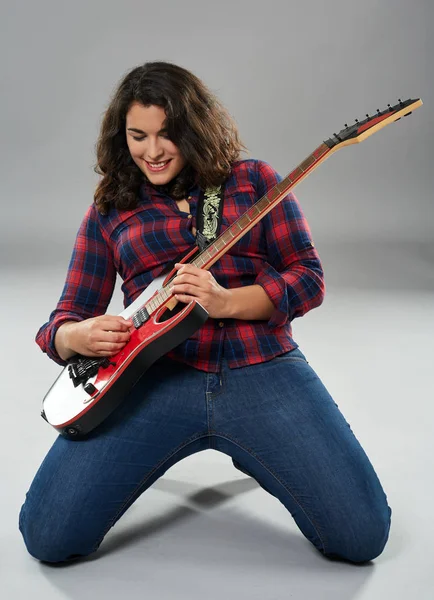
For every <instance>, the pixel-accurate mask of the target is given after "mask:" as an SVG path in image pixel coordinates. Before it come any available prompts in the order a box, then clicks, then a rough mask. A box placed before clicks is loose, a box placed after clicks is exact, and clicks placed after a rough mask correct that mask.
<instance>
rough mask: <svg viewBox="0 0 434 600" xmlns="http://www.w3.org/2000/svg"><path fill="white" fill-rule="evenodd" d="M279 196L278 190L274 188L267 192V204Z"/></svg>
mask: <svg viewBox="0 0 434 600" xmlns="http://www.w3.org/2000/svg"><path fill="white" fill-rule="evenodd" d="M278 195H279V192H278V190H277V189H276V187H274V188H273V189H272V190H271V191H269V192H268V194H267V196H268V200H269V202H270V203H271V202H274V200H275V199H276V198H277V196H278Z"/></svg>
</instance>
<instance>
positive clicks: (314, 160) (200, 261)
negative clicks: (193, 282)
mask: <svg viewBox="0 0 434 600" xmlns="http://www.w3.org/2000/svg"><path fill="white" fill-rule="evenodd" d="M333 151H334V148H330V147H329V146H328V145H327V142H324V143H322V144H321V145H320V146H318V148H317V149H316V150H314V152H312V154H310V155H309V156H308V157H307V158H306V159H305V160H304V161H303V162H301V163H300V164H299V165H298V167H296V168H295V169H294V170H293V171H291V173H289V175H287V176H286V177H285V178H284V179H283V180H282V181H281V182H280V183H278V184H277V185H275V186H274V187H273V188H272V189H271V190H270V191H269V192H268V194H265V196H263V197H262V198H261V199H260V200H258V201H257V202H255V204H254V205H253V206H252V207H251V208H250V209H249V210H248V211H246V212H245V213H244V214H243V215H242V216H241V217H239V218H238V219H237V220H236V221H235V222H234V223H233V224H232V225H231V226H230V227H228V229H226V230H225V231H224V233H222V234H221V235H220V236H219V237H218V238H217V239H216V240H215V241H214V242H213V243H212V244H210V245H209V246H208V247H207V248H206V249H205V250H204V251H203V252H201V253H200V254H199V255H198V256H197V257H196V258H195V259H194V260H193V261H192V263H191V264H193V265H194V266H195V267H199V268H200V269H205V270H207V269H209V268H210V267H211V266H212V265H213V264H214V263H215V262H217V261H218V260H219V258H221V257H222V256H223V254H225V253H226V252H227V251H228V250H229V248H231V247H232V246H233V245H234V244H236V243H237V242H238V241H239V240H240V239H241V238H242V237H243V235H245V234H246V233H247V232H248V231H249V230H250V229H251V228H252V227H254V226H255V225H256V224H257V223H259V221H260V220H261V219H262V218H263V217H265V215H266V214H267V213H268V212H270V210H272V209H273V208H274V207H275V206H276V205H277V204H279V202H281V201H282V200H283V198H285V196H287V195H288V193H289V192H290V191H291V190H292V189H293V188H294V187H295V186H296V185H297V184H298V183H299V182H300V181H302V180H303V179H304V178H305V177H307V176H308V175H309V174H310V173H311V172H312V171H313V170H314V169H316V168H317V167H318V166H319V165H320V164H321V163H322V162H323V161H324V160H325V159H326V158H328V156H330V154H331V153H332V152H333Z"/></svg>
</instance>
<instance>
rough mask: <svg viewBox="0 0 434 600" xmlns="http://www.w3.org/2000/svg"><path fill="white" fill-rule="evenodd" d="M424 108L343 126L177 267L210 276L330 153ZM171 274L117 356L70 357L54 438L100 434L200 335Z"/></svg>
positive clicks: (51, 400)
mask: <svg viewBox="0 0 434 600" xmlns="http://www.w3.org/2000/svg"><path fill="white" fill-rule="evenodd" d="M421 105H422V101H421V100H420V99H419V98H417V99H409V100H406V101H405V102H402V101H401V100H399V103H398V104H396V105H395V106H390V104H389V105H388V108H387V109H385V110H383V111H380V110H378V109H377V113H376V114H374V115H372V116H369V115H366V119H364V120H362V121H358V120H357V119H356V121H355V124H353V125H350V126H348V125H347V124H345V128H344V129H342V130H341V131H340V132H339V133H334V134H333V136H332V137H331V138H329V139H328V140H326V141H325V142H323V143H322V144H321V145H320V146H318V148H316V150H314V151H313V152H312V154H310V155H309V156H308V157H307V158H306V159H305V160H304V161H303V162H302V163H300V164H299V165H298V167H296V168H295V169H294V170H293V171H291V173H289V175H288V176H287V177H285V179H283V180H282V181H281V182H280V183H279V184H278V185H276V186H274V187H273V188H272V189H271V190H270V191H269V192H268V194H266V195H265V196H263V197H262V198H261V199H260V200H258V201H257V202H256V203H255V204H254V205H253V206H252V207H251V208H250V209H249V210H248V211H246V212H245V213H244V214H243V215H242V216H241V217H240V218H239V219H237V220H236V221H235V222H234V223H233V224H232V225H231V226H230V227H229V228H227V229H226V230H225V231H224V232H223V233H222V234H221V235H219V236H218V237H217V239H216V240H215V241H214V242H212V243H211V244H210V245H209V246H208V247H206V248H205V249H204V250H202V251H200V250H199V248H198V247H195V248H193V249H192V250H191V252H189V253H188V254H187V255H186V256H185V257H184V258H182V259H181V260H179V261H178V262H182V263H191V264H193V265H194V266H196V267H199V268H200V269H209V268H210V267H211V266H212V265H213V264H214V263H215V262H216V261H217V260H219V258H220V257H221V256H223V254H225V253H226V252H227V251H228V250H229V249H230V248H231V247H232V246H233V245H234V244H235V243H236V242H238V240H239V239H240V238H241V237H242V236H243V235H244V234H245V233H247V231H249V230H250V229H251V228H252V227H254V226H255V225H256V224H257V223H259V221H260V220H261V219H262V218H263V217H264V216H265V215H266V214H267V213H268V212H269V211H270V210H272V209H273V208H274V207H275V206H276V205H277V204H278V203H279V202H280V201H281V200H283V198H284V197H285V196H286V195H287V194H288V193H289V192H290V190H292V189H293V188H294V187H295V185H297V184H298V183H300V181H302V180H303V179H305V177H307V176H308V175H310V173H312V171H313V170H314V169H316V168H317V167H318V166H319V165H320V164H321V163H322V162H324V160H325V159H326V158H328V157H329V156H331V155H332V154H333V153H334V152H336V151H337V150H339V149H340V148H343V147H344V146H348V145H350V144H356V143H359V142H362V141H363V140H365V139H366V138H367V137H369V136H370V135H372V134H373V133H375V132H376V131H379V130H380V129H382V128H383V127H385V126H386V125H389V123H392V122H393V121H397V120H399V119H400V118H401V117H402V116H407V115H409V114H410V113H411V112H412V111H413V110H415V109H416V108H418V107H419V106H421ZM175 276H176V271H175V270H174V269H173V270H172V271H170V272H169V273H167V275H162V276H161V277H159V278H157V279H155V280H154V281H153V282H152V283H151V284H150V285H149V286H148V287H147V288H146V290H145V291H144V292H142V294H140V296H138V298H136V300H135V301H134V302H133V303H132V304H130V305H129V306H128V307H127V308H126V309H125V310H124V311H122V312H121V313H120V315H121V316H122V317H124V318H125V319H127V318H129V319H132V321H133V325H134V329H133V331H132V333H131V337H130V340H129V342H128V343H127V344H126V345H125V346H124V348H123V349H122V350H121V351H120V352H119V353H117V354H116V355H114V356H111V357H109V358H93V357H86V356H81V355H75V356H74V357H72V358H71V359H70V360H69V364H68V365H67V366H66V367H65V368H64V369H63V370H62V372H61V373H60V375H59V377H58V378H57V379H56V381H55V382H54V384H53V385H52V386H51V388H50V389H49V391H48V393H47V394H46V396H45V397H44V399H43V410H42V413H41V415H42V417H43V418H44V419H45V420H46V421H47V422H48V423H49V424H50V425H52V426H53V427H54V428H55V429H56V430H57V431H58V432H59V433H61V434H62V435H64V436H65V437H67V438H70V439H80V438H82V437H84V436H86V434H88V433H89V432H90V431H92V430H93V429H94V428H95V427H97V426H98V425H99V424H100V423H101V422H102V421H103V420H104V419H105V418H106V417H107V416H108V415H109V414H110V413H111V412H112V411H113V410H114V409H115V408H116V407H117V406H118V405H119V404H120V403H121V402H122V401H123V399H124V398H125V396H126V395H127V393H128V392H129V391H130V389H131V388H132V387H133V385H134V384H135V383H136V382H137V381H138V380H139V379H140V377H141V376H142V375H143V374H144V373H145V371H146V370H147V369H148V368H149V367H150V366H151V365H152V364H153V363H154V362H155V361H156V360H157V359H158V358H160V357H161V356H163V355H164V354H166V353H167V352H169V351H170V350H172V349H173V348H175V347H176V346H177V345H178V344H180V343H181V342H183V341H184V340H186V339H187V338H189V337H190V336H191V335H192V334H193V333H194V332H195V331H197V330H198V329H199V328H200V327H201V326H202V325H203V323H204V322H205V321H206V319H207V318H208V313H207V312H206V310H205V309H204V308H203V307H202V306H201V305H200V304H199V303H198V302H197V301H196V300H192V301H191V302H189V303H188V304H182V303H180V302H178V301H177V300H176V299H175V298H174V297H173V295H172V293H171V292H170V284H171V281H172V280H173V279H174V277H175Z"/></svg>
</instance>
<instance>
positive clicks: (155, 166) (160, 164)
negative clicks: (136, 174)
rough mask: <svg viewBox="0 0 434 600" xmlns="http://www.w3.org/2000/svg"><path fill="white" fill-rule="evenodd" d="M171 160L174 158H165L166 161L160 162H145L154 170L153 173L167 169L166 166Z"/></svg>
mask: <svg viewBox="0 0 434 600" xmlns="http://www.w3.org/2000/svg"><path fill="white" fill-rule="evenodd" d="M171 160H172V159H171V158H169V160H164V161H161V162H158V163H151V162H148V161H147V160H146V161H145V162H146V164H147V166H148V169H149V170H150V171H152V172H153V173H159V172H160V171H164V170H165V169H166V167H167V166H168V164H169V163H170V161H171Z"/></svg>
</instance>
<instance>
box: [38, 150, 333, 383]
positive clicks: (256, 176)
mask: <svg viewBox="0 0 434 600" xmlns="http://www.w3.org/2000/svg"><path fill="white" fill-rule="evenodd" d="M279 181H281V178H280V177H279V175H278V174H277V173H276V172H275V171H274V170H273V169H272V168H271V167H270V166H269V165H268V164H267V163H265V162H263V161H258V160H242V161H238V162H236V163H234V165H233V169H232V172H231V174H230V176H229V177H228V179H227V181H226V184H225V194H224V205H223V220H222V228H221V231H224V230H225V229H226V228H227V227H228V226H229V225H230V224H231V223H233V222H234V221H235V220H236V219H237V218H238V217H239V216H240V215H242V214H243V213H244V212H245V211H247V210H248V209H249V208H250V206H252V204H253V203H254V202H256V201H257V200H258V199H259V198H261V197H262V196H263V195H264V194H266V193H267V191H269V190H270V189H271V188H272V187H273V186H274V185H275V184H276V183H278V182H279ZM198 196H199V188H198V187H195V188H192V189H191V190H190V196H189V204H190V214H188V213H186V212H182V211H180V210H179V208H178V206H177V204H176V202H175V201H174V200H173V199H171V198H170V197H168V196H165V195H163V194H162V193H160V192H159V191H157V190H156V189H155V188H153V187H152V185H150V184H149V183H144V184H143V185H142V187H141V190H140V194H139V202H138V206H137V208H135V209H133V210H122V211H118V210H115V209H111V210H110V212H109V214H108V215H106V216H103V215H100V214H99V213H98V211H97V210H96V208H95V205H92V206H90V207H89V209H88V211H87V213H86V215H85V217H84V220H83V222H82V224H81V226H80V229H79V231H78V234H77V238H76V241H75V245H74V249H73V253H72V257H71V261H70V264H69V269H68V273H67V277H66V282H65V286H64V289H63V292H62V296H61V298H60V300H59V302H58V304H57V307H56V309H55V310H54V311H53V312H52V313H51V315H50V319H49V321H48V322H47V323H45V325H43V326H42V327H41V329H40V330H39V331H38V333H37V336H36V342H37V343H38V344H39V346H40V347H41V349H42V350H43V351H44V352H46V353H47V354H48V356H50V358H52V359H53V360H54V361H56V362H57V363H59V364H61V365H65V364H66V363H65V362H64V361H62V360H61V359H60V357H59V355H58V354H57V352H56V349H55V347H54V336H55V334H56V331H57V329H58V328H59V326H60V325H61V324H62V323H64V322H66V321H80V320H83V319H87V318H89V317H95V316H97V315H102V314H104V313H105V312H106V310H107V307H108V305H109V302H110V299H111V297H112V293H113V289H114V285H115V280H116V274H117V273H118V274H119V275H120V277H121V279H122V280H123V284H122V291H123V293H124V306H128V305H129V304H130V303H131V302H132V301H133V300H134V299H135V298H137V296H138V295H139V294H140V293H141V292H142V291H143V290H144V289H145V288H146V287H147V285H148V284H149V283H150V282H151V281H152V280H153V279H154V278H155V277H156V276H157V275H159V274H160V272H161V271H162V269H163V268H164V267H165V266H166V265H167V263H169V262H171V261H173V260H175V259H176V258H177V257H178V256H179V254H180V253H183V252H186V251H187V250H188V248H191V247H192V246H193V245H194V244H195V237H194V235H193V232H192V228H193V227H196V205H197V199H198ZM211 273H212V274H213V276H214V277H215V279H216V280H217V281H218V283H219V284H220V285H222V286H223V287H226V288H236V287H241V286H246V285H253V284H258V285H260V286H261V287H262V288H263V289H264V290H265V292H266V293H267V294H268V296H269V297H270V299H271V300H272V302H273V304H274V311H273V314H272V315H271V317H270V319H269V320H268V321H266V320H261V321H245V320H241V319H220V320H219V319H212V318H208V320H207V321H206V322H205V324H204V325H202V327H201V328H200V329H199V330H198V331H197V332H196V333H195V334H194V335H192V336H191V337H190V338H189V339H187V340H186V341H184V342H183V343H181V344H180V345H179V346H177V347H176V348H174V349H173V350H172V351H170V352H169V353H168V354H167V356H169V357H170V358H173V359H175V360H178V361H181V362H184V363H187V364H189V365H191V366H193V367H196V368H197V369H201V370H203V371H208V372H218V371H219V369H220V364H221V358H222V356H223V355H224V357H225V359H226V360H227V362H228V364H229V366H230V367H231V368H236V367H242V366H245V365H252V364H255V363H260V362H264V361H267V360H270V359H271V358H273V357H274V356H277V355H279V354H282V353H284V352H287V351H289V350H292V349H294V348H296V347H297V344H296V343H295V341H294V340H293V339H292V330H291V320H292V319H294V318H295V317H301V316H302V315H304V314H305V313H306V312H307V311H308V310H310V309H312V308H315V307H316V306H318V305H319V304H321V302H322V300H323V298H324V291H325V288H324V280H323V271H322V268H321V263H320V260H319V257H318V254H317V251H316V249H315V248H314V245H313V243H312V238H311V233H310V230H309V226H308V224H307V222H306V219H305V218H304V216H303V213H302V210H301V208H300V205H299V204H298V201H297V199H296V198H295V196H294V195H293V194H289V195H288V196H287V197H286V198H285V199H284V200H282V201H281V202H280V203H279V204H278V205H277V206H276V207H275V208H273V210H271V211H270V212H269V213H268V214H267V215H266V216H265V217H264V218H263V219H262V220H261V221H260V223H258V224H257V225H256V226H255V227H253V228H252V229H250V231H248V232H247V233H246V234H245V235H244V237H242V238H241V240H239V241H238V242H237V243H236V244H234V246H232V248H230V249H229V251H228V252H227V253H226V254H225V255H224V256H223V257H222V258H221V259H220V260H219V261H217V262H216V263H215V264H214V265H213V267H212V268H211Z"/></svg>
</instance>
